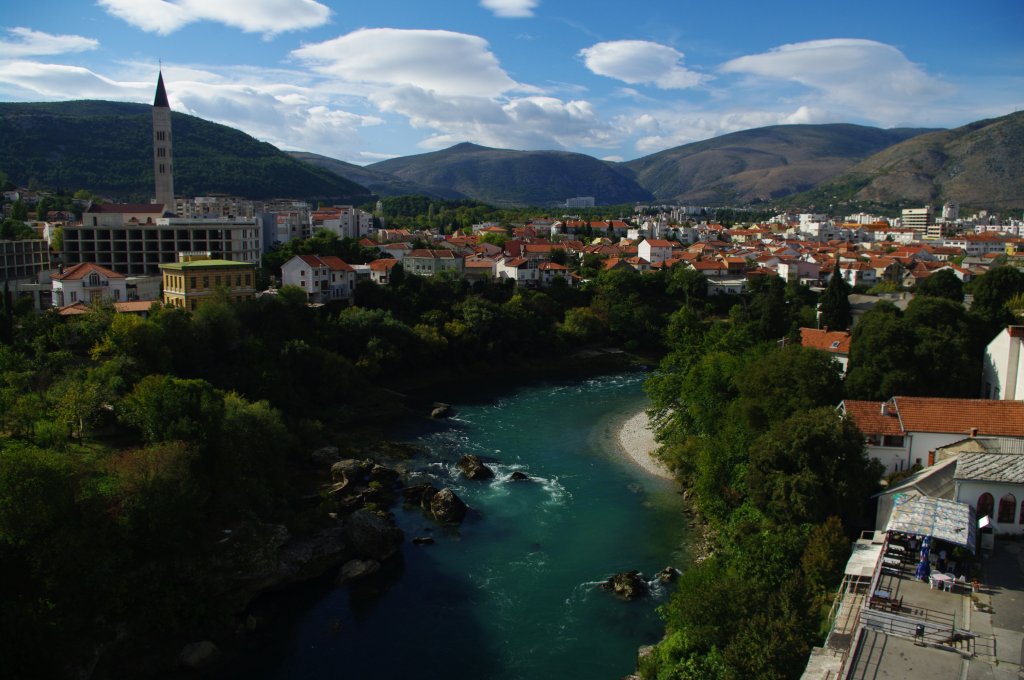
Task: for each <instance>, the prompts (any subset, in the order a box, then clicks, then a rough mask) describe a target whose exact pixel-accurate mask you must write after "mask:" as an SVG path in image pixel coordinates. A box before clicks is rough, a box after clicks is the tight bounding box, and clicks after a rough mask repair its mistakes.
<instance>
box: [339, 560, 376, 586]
mask: <svg viewBox="0 0 1024 680" xmlns="http://www.w3.org/2000/svg"><path fill="white" fill-rule="evenodd" d="M378 571H380V562H378V561H377V560H361V559H355V560H349V561H348V562H346V563H345V564H343V565H341V570H340V571H339V572H338V579H337V581H338V584H339V585H342V584H345V583H348V582H349V581H356V580H358V579H361V578H366V577H367V576H372V575H373V574H376V573H377V572H378Z"/></svg>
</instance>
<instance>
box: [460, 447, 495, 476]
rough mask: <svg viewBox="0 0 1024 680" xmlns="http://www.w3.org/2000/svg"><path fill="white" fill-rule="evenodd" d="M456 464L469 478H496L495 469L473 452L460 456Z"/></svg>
mask: <svg viewBox="0 0 1024 680" xmlns="http://www.w3.org/2000/svg"><path fill="white" fill-rule="evenodd" d="M456 466H457V467H458V468H459V470H461V471H462V474H463V475H465V476H466V478H467V479H494V470H492V469H491V468H489V467H487V466H486V465H484V463H483V461H482V460H480V459H479V458H478V457H477V456H474V455H473V454H471V453H468V454H466V455H465V456H463V457H462V458H460V459H459V462H458V463H456Z"/></svg>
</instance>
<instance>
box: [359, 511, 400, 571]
mask: <svg viewBox="0 0 1024 680" xmlns="http://www.w3.org/2000/svg"><path fill="white" fill-rule="evenodd" d="M345 537H346V538H347V539H348V541H349V543H350V544H351V546H352V549H353V550H354V551H355V553H356V554H357V555H359V556H361V557H365V558H368V559H373V560H377V561H378V562H383V561H385V560H387V559H388V558H390V557H393V556H394V555H395V554H396V553H397V552H398V548H399V547H400V546H401V545H402V540H403V539H404V538H405V534H403V533H402V530H401V529H399V528H398V527H396V526H395V525H394V523H393V522H392V521H391V520H389V519H388V518H386V517H383V516H381V515H379V514H377V513H375V512H371V511H370V510H366V509H362V510H356V511H355V512H353V513H352V514H351V515H349V516H348V517H347V518H346V519H345Z"/></svg>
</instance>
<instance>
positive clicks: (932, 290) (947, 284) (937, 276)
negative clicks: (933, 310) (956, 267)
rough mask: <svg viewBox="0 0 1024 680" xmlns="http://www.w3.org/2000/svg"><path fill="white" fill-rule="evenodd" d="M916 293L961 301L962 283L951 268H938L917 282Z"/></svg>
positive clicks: (962, 297) (962, 296) (962, 295)
mask: <svg viewBox="0 0 1024 680" xmlns="http://www.w3.org/2000/svg"><path fill="white" fill-rule="evenodd" d="M916 293H917V294H918V295H929V296H932V297H940V298H946V299H947V300H952V301H953V302H963V301H964V284H963V281H961V280H960V277H958V276H957V275H956V273H954V272H953V270H952V269H940V270H939V271H937V272H935V273H934V274H932V275H931V276H929V277H927V278H926V279H924V280H923V281H921V283H919V284H917V290H916Z"/></svg>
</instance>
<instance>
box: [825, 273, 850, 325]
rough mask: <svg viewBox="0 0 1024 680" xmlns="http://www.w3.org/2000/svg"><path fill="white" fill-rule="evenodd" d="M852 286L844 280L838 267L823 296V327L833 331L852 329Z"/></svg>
mask: <svg viewBox="0 0 1024 680" xmlns="http://www.w3.org/2000/svg"><path fill="white" fill-rule="evenodd" d="M851 292H852V291H851V289H850V284H848V283H847V282H846V281H844V280H843V277H842V276H841V275H840V273H839V269H838V267H837V268H836V271H834V272H833V273H832V278H830V279H829V280H828V286H826V287H825V292H824V293H822V296H821V327H822V328H828V329H829V330H833V331H845V330H846V329H847V328H849V327H850V322H851V321H852V317H851V316H850V301H849V295H850V293H851Z"/></svg>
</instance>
